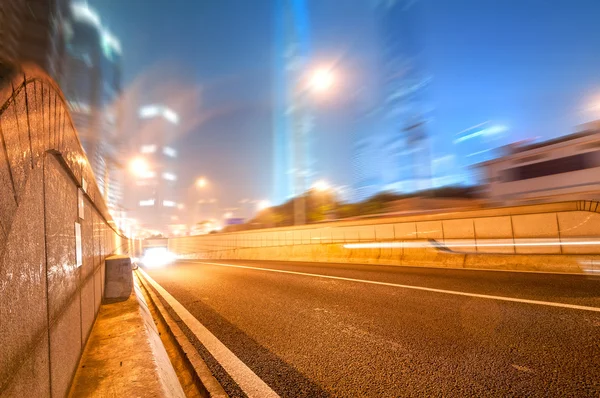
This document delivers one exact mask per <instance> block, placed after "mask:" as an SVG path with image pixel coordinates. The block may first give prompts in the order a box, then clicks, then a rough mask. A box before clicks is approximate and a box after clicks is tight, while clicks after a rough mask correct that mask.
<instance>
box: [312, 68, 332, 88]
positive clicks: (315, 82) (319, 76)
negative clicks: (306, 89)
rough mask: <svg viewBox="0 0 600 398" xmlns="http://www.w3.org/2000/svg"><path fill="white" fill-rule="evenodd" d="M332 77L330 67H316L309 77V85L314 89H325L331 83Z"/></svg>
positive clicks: (329, 86)
mask: <svg viewBox="0 0 600 398" xmlns="http://www.w3.org/2000/svg"><path fill="white" fill-rule="evenodd" d="M333 82H334V78H333V73H332V72H331V70H330V69H325V68H321V69H317V70H316V71H315V72H314V73H313V75H312V76H311V78H310V86H311V87H312V88H313V89H314V90H316V91H326V90H329V88H331V86H332V85H333Z"/></svg>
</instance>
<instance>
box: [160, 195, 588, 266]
mask: <svg viewBox="0 0 600 398" xmlns="http://www.w3.org/2000/svg"><path fill="white" fill-rule="evenodd" d="M599 243H600V206H599V205H598V202H589V201H573V202H561V203H550V204H542V205H529V206H519V207H505V208H496V209H485V210H475V211H465V212H455V213H440V214H429V215H421V216H409V217H398V218H382V219H377V220H373V219H371V220H361V221H351V222H344V221H340V222H332V223H326V224H317V225H314V224H313V225H307V226H302V227H287V228H273V229H263V230H254V231H244V232H234V233H224V234H212V235H203V236H192V237H179V238H173V239H169V250H171V251H172V252H174V253H176V254H178V255H181V256H183V257H188V258H208V259H210V258H213V259H264V260H293V261H324V262H360V263H376V264H391V265H432V266H446V267H469V268H492V269H522V270H552V271H558V272H561V271H562V272H585V271H586V270H600V260H599V259H600V257H599V255H600V245H599ZM532 254H535V255H537V256H533V257H532V256H531V255H532ZM573 254H577V255H578V257H573V256H570V257H569V256H567V255H573ZM544 264H546V265H544Z"/></svg>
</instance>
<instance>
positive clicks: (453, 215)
mask: <svg viewBox="0 0 600 398" xmlns="http://www.w3.org/2000/svg"><path fill="white" fill-rule="evenodd" d="M592 203H593V204H596V205H597V204H598V202H591V201H567V202H556V203H541V204H531V205H522V206H507V207H495V208H489V209H476V210H466V211H442V212H439V213H430V214H418V215H405V216H397V217H382V218H368V219H364V220H336V221H331V222H323V223H318V224H306V225H300V226H287V227H275V228H262V229H249V230H244V231H236V232H225V233H219V234H215V235H235V234H248V233H254V232H261V233H262V232H275V231H277V232H282V231H299V230H304V229H315V228H333V227H353V226H364V225H380V224H397V223H406V222H419V221H441V220H457V219H466V218H467V219H468V218H485V217H499V216H509V215H524V214H540V213H553V212H566V211H592V212H597V213H598V212H600V205H597V206H596V205H594V206H588V205H590V204H592ZM207 236H208V237H211V236H214V235H199V236H196V237H207ZM185 238H186V237H180V238H170V239H185Z"/></svg>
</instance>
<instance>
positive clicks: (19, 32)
mask: <svg viewBox="0 0 600 398" xmlns="http://www.w3.org/2000/svg"><path fill="white" fill-rule="evenodd" d="M68 5H69V1H68V0H9V1H2V2H0V64H1V63H7V64H18V63H21V62H32V63H34V64H36V65H38V66H40V67H41V68H42V69H44V70H45V71H46V72H47V73H48V74H49V75H50V76H51V77H53V78H54V79H57V77H58V76H60V75H61V73H62V67H63V60H64V52H65V29H64V28H65V21H66V20H67V19H68V15H69V12H70V10H69V6H68Z"/></svg>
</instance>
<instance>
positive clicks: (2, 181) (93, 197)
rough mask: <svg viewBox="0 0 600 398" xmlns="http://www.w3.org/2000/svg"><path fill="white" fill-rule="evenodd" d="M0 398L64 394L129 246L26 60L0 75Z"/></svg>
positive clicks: (67, 126) (54, 91)
mask: <svg viewBox="0 0 600 398" xmlns="http://www.w3.org/2000/svg"><path fill="white" fill-rule="evenodd" d="M0 190H1V194H0V336H1V341H2V343H1V344H0V396H15V397H47V396H54V397H61V396H65V395H66V394H67V393H68V390H69V387H70V384H71V380H72V378H73V375H74V373H75V370H76V367H77V364H78V361H79V358H80V356H81V353H82V351H83V348H84V347H85V343H86V341H87V339H88V336H89V334H90V331H91V329H92V326H93V324H94V320H95V319H96V315H97V312H98V309H99V307H100V303H101V300H102V296H103V291H104V259H105V258H106V257H107V256H109V255H110V254H112V253H125V252H127V251H129V245H130V243H129V241H128V240H127V239H126V238H124V237H123V236H121V235H120V233H119V232H118V231H117V229H116V228H115V225H114V222H113V221H112V219H111V217H110V214H109V213H108V210H107V208H106V205H105V203H104V200H103V198H102V195H101V193H100V191H99V189H98V187H97V185H96V183H95V179H94V176H93V174H92V170H91V168H90V165H89V163H88V161H87V158H86V156H85V153H84V151H83V149H82V147H81V144H80V142H79V138H78V136H77V132H76V131H75V129H74V127H73V123H72V121H71V117H70V115H69V112H68V110H67V108H66V105H65V101H64V98H63V96H62V93H61V91H60V89H59V88H58V87H57V85H56V84H55V83H54V82H53V81H52V79H50V78H49V77H48V76H47V75H46V74H45V73H44V72H43V71H41V70H39V69H38V68H36V67H33V66H25V67H23V68H22V69H21V70H14V71H11V72H10V73H9V75H8V76H6V75H5V76H1V79H0Z"/></svg>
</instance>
